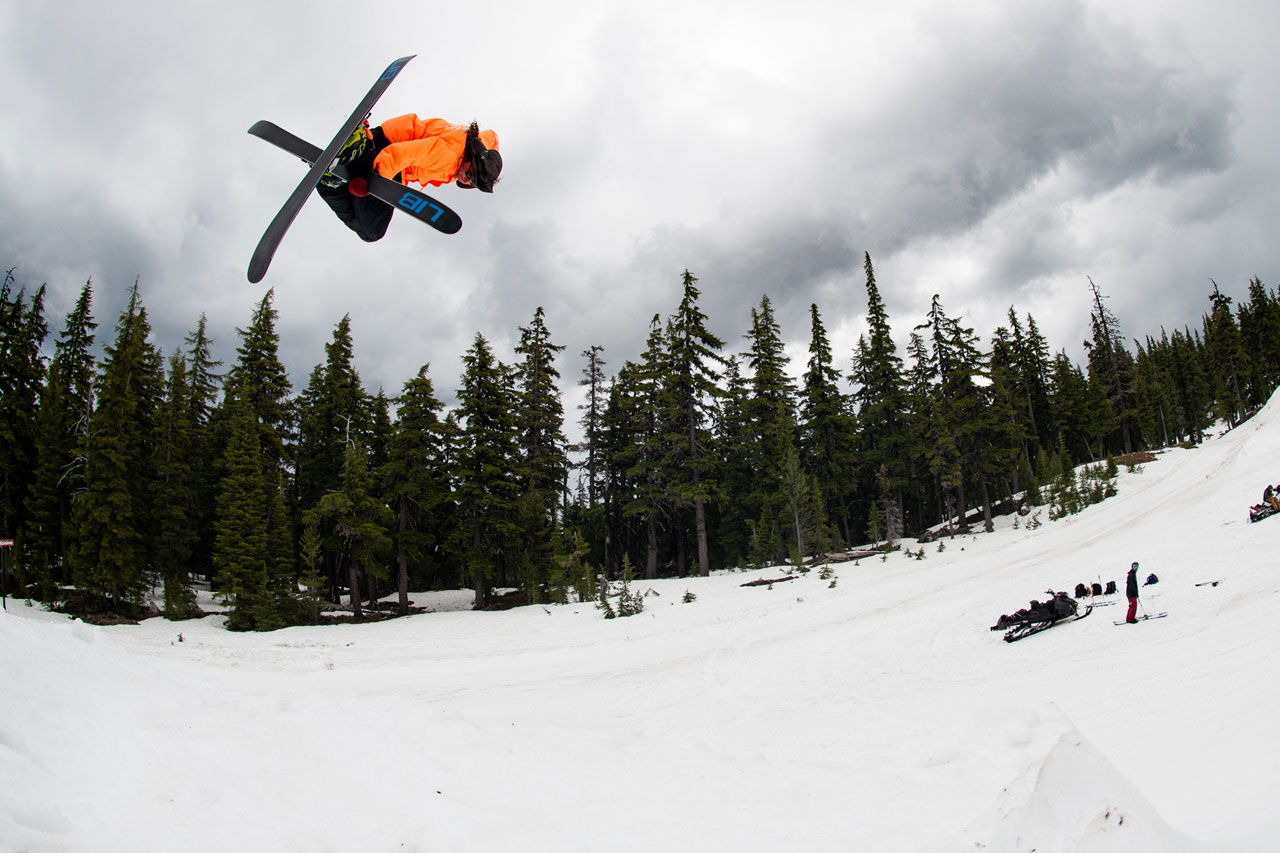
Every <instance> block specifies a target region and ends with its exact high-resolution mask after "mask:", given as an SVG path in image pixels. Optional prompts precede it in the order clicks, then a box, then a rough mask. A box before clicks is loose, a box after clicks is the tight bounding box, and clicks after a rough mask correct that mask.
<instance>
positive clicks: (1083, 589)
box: [1076, 583, 1089, 598]
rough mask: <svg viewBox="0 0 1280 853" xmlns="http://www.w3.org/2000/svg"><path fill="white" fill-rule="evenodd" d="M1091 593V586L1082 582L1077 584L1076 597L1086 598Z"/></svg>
mask: <svg viewBox="0 0 1280 853" xmlns="http://www.w3.org/2000/svg"><path fill="white" fill-rule="evenodd" d="M1088 594H1089V588H1088V587H1087V586H1085V585H1084V584H1082V583H1078V584H1076V598H1084V597H1085V596H1086V595H1088Z"/></svg>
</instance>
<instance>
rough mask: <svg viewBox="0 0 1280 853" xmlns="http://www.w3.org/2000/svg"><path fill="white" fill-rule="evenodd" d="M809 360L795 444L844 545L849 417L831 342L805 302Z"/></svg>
mask: <svg viewBox="0 0 1280 853" xmlns="http://www.w3.org/2000/svg"><path fill="white" fill-rule="evenodd" d="M809 319H810V335H809V364H808V369H807V370H806V371H805V374H804V380H803V387H802V388H801V392H800V395H801V396H800V448H801V450H802V451H803V463H804V467H805V469H806V470H810V471H813V472H814V475H815V476H816V477H817V481H818V484H819V489H820V495H819V499H820V500H822V502H823V505H824V511H825V513H826V515H827V516H828V517H829V518H831V519H832V520H833V521H834V523H835V524H836V527H837V528H838V530H839V534H840V538H841V539H842V540H843V541H844V542H845V543H846V544H847V543H849V542H850V541H852V537H851V532H850V529H849V509H848V508H849V501H850V500H851V498H852V496H851V494H850V487H851V485H852V480H853V476H854V468H855V462H854V457H853V454H854V450H855V444H854V442H855V434H854V430H855V422H854V419H853V416H852V413H851V411H850V404H849V401H848V399H847V398H846V397H845V396H844V395H843V394H841V393H840V379H841V377H840V372H839V371H838V370H836V368H835V357H834V355H833V353H832V351H831V341H830V339H829V338H828V337H827V330H826V327H825V326H824V325H823V323H822V315H821V313H820V312H819V311H818V306H817V304H816V303H814V304H811V305H810V306H809Z"/></svg>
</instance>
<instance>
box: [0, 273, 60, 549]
mask: <svg viewBox="0 0 1280 853" xmlns="http://www.w3.org/2000/svg"><path fill="white" fill-rule="evenodd" d="M13 283H14V278H13V270H9V271H8V272H6V273H5V275H4V280H3V283H0V447H2V448H3V452H0V537H4V538H13V537H15V536H16V537H18V539H19V542H18V547H17V554H18V557H19V559H18V560H17V561H16V563H17V566H18V568H19V570H21V567H22V565H23V564H24V563H25V562H26V561H25V560H24V559H22V552H23V550H25V546H26V543H25V541H24V540H25V539H26V537H27V531H26V530H25V526H26V525H25V524H24V522H25V519H26V514H27V512H26V506H27V499H28V493H29V492H30V491H31V487H32V484H33V481H34V479H35V471H36V467H37V464H38V463H37V457H36V431H35V426H36V403H37V401H38V400H39V397H40V393H41V391H42V390H43V386H44V379H45V364H44V360H43V359H42V358H41V356H40V348H41V346H42V345H43V344H44V339H45V336H46V335H47V334H48V331H49V329H48V325H47V324H46V323H45V319H44V294H45V288H44V286H43V285H41V286H40V287H39V288H37V290H36V292H35V293H34V294H32V295H31V298H30V300H29V304H28V299H27V296H26V289H25V288H22V289H20V290H19V291H18V292H17V293H16V294H15V293H13V290H12V284H13ZM14 562H15V561H13V560H10V563H11V564H13V563H14Z"/></svg>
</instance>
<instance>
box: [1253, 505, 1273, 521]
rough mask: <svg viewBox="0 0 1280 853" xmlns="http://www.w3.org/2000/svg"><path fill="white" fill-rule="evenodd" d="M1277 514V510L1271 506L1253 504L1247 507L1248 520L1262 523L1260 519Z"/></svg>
mask: <svg viewBox="0 0 1280 853" xmlns="http://www.w3.org/2000/svg"><path fill="white" fill-rule="evenodd" d="M1277 512H1280V510H1277V509H1276V508H1275V507H1273V506H1272V505H1271V504H1254V505H1253V506H1251V507H1249V520H1250V521H1262V519H1264V518H1267V517H1268V516H1272V515H1275V514H1276V513H1277Z"/></svg>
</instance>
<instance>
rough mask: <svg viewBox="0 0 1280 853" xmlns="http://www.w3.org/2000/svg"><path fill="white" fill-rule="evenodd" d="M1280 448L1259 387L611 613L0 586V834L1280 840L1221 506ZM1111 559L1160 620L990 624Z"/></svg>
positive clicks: (139, 847) (1270, 556) (194, 839)
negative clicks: (852, 544)
mask: <svg viewBox="0 0 1280 853" xmlns="http://www.w3.org/2000/svg"><path fill="white" fill-rule="evenodd" d="M1278 451H1280V403H1276V402H1273V403H1272V404H1271V405H1269V406H1268V407H1267V408H1266V409H1264V410H1263V411H1262V412H1261V413H1260V414H1259V415H1258V416H1256V417H1255V418H1254V419H1253V420H1252V421H1250V422H1248V423H1246V424H1245V425H1243V426H1241V427H1239V428H1237V429H1236V430H1233V431H1231V432H1230V433H1228V434H1226V435H1224V436H1221V437H1218V438H1214V439H1213V440H1211V441H1209V442H1207V443H1206V444H1205V445H1204V446H1202V447H1200V448H1197V449H1194V450H1171V451H1169V452H1167V453H1164V454H1161V456H1160V457H1159V459H1158V461H1156V462H1154V463H1151V464H1148V465H1146V466H1145V467H1144V468H1143V469H1142V470H1141V471H1137V472H1122V474H1121V477H1120V494H1119V496H1117V497H1115V498H1112V499H1110V500H1108V501H1106V502H1104V503H1102V504H1099V505H1097V506H1094V507H1091V508H1090V509H1088V510H1086V511H1085V512H1083V513H1081V514H1080V515H1077V516H1073V517H1071V518H1068V519H1065V520H1062V521H1058V522H1053V523H1044V524H1043V525H1042V526H1040V527H1038V528H1036V529H1027V525H1026V524H1025V521H1026V519H1023V520H1022V523H1020V525H1019V527H1018V528H1014V527H1012V520H1011V519H1002V520H1001V523H1000V529H999V530H998V531H997V532H996V533H995V534H992V535H977V536H966V537H959V538H955V539H950V540H945V541H944V543H943V544H944V546H945V547H943V548H941V549H940V546H939V544H937V543H934V544H930V545H925V546H923V548H924V558H923V559H915V558H914V557H911V556H907V555H906V554H903V553H898V554H894V555H892V556H890V557H888V558H887V559H884V560H881V559H871V560H864V561H862V562H861V563H860V564H843V565H840V566H837V567H836V569H837V577H838V582H837V583H836V585H835V586H834V587H832V586H830V583H829V581H826V580H822V579H820V578H819V577H818V576H817V573H816V572H814V573H811V574H808V575H805V576H803V577H801V578H799V579H797V580H794V581H790V582H786V583H779V584H775V585H774V586H773V587H772V588H769V587H763V586H760V587H742V586H741V585H740V584H742V583H743V582H745V581H748V580H751V579H753V578H757V577H762V576H765V577H772V576H776V575H778V574H780V570H777V569H773V570H766V571H764V572H751V573H725V574H719V575H717V576H715V577H712V578H707V579H689V580H662V581H656V582H652V583H650V582H641V583H640V585H639V586H640V588H641V589H643V590H652V592H653V593H654V594H652V595H650V596H649V597H648V598H647V599H646V609H645V612H644V613H642V614H640V615H638V616H635V617H631V618H627V619H617V620H611V621H606V620H604V619H603V618H602V617H601V615H600V613H599V612H598V611H596V610H595V608H594V607H592V606H591V605H589V604H588V605H569V606H558V607H547V608H544V607H528V608H521V609H517V610H513V611H509V612H504V613H471V612H467V611H446V612H436V613H429V614H423V615H421V616H415V617H411V618H408V619H401V620H395V621H392V622H387V623H381V624H376V625H364V626H350V625H348V626H337V627H328V628H296V629H289V630H285V631H279V632H276V633H272V634H265V635H243V634H232V633H229V632H227V631H225V630H223V629H222V627H221V618H220V617H209V618H206V619H204V620H202V621H200V622H189V623H170V622H166V621H164V620H161V619H154V620H150V621H148V622H146V623H144V624H143V625H140V626H119V627H112V628H95V627H90V626H86V625H83V624H80V623H76V622H71V621H68V620H67V619H66V618H65V617H61V616H57V615H55V614H48V613H44V612H42V611H40V610H39V609H38V608H29V607H26V606H24V605H23V603H22V602H15V601H10V602H9V609H8V611H7V613H5V614H3V615H0V849H3V850H14V851H126V850H127V851H152V850H165V851H168V850H188V851H204V850H209V851H215V850H216V851H225V850H229V849H236V850H246V851H249V850H252V851H256V850H270V851H282V850H299V851H303V850H305V851H351V850H361V851H414V850H416V851H519V850H530V851H577V850H582V851H587V850H591V851H598V850H602V849H609V850H636V851H641V850H643V851H672V850H697V851H708V850H733V851H766V850H767V851H779V850H796V851H827V850H830V851H847V850H875V851H881V850H885V851H896V850H928V851H973V850H984V851H1030V850H1037V851H1042V853H1043V851H1088V852H1089V853H1103V851H1108V852H1109V851H1121V850H1123V851H1171V850H1172V851H1209V850H1214V851H1217V850H1232V851H1254V850H1264V849H1267V850H1280V813H1278V811H1277V805H1276V804H1277V802H1280V800H1278V799H1277V796H1276V792H1277V791H1278V790H1280V738H1277V737H1276V736H1275V721H1276V720H1277V719H1278V718H1280V684H1278V683H1277V679H1276V678H1275V673H1276V670H1277V664H1278V663H1280V630H1278V629H1277V627H1276V616H1277V611H1278V610H1280V574H1278V570H1277V563H1278V561H1277V558H1276V556H1275V545H1276V544H1277V542H1280V518H1277V519H1268V520H1266V521H1263V522H1260V523H1258V524H1249V523H1248V522H1247V520H1246V516H1247V509H1248V505H1249V504H1250V503H1252V502H1255V501H1257V500H1258V497H1259V495H1260V494H1261V491H1262V488H1263V486H1264V485H1265V483H1266V482H1267V480H1268V478H1270V479H1271V480H1273V481H1280V472H1277V470H1276V469H1277V467H1280V466H1276V465H1275V460H1276V459H1277V458H1280V453H1278ZM908 544H910V545H911V546H912V548H913V550H916V549H918V547H919V546H915V544H914V543H908ZM1133 560H1138V561H1140V562H1141V564H1142V569H1141V575H1142V576H1143V577H1145V576H1146V574H1148V573H1150V572H1154V573H1156V574H1157V575H1159V577H1160V582H1159V583H1158V584H1157V585H1155V586H1151V587H1147V588H1145V589H1144V590H1143V596H1142V602H1143V606H1144V608H1145V609H1146V610H1147V611H1150V612H1156V611H1167V612H1168V613H1169V617H1168V618H1165V619H1159V620H1154V621H1149V622H1143V623H1141V624H1139V625H1137V626H1123V625H1122V626H1119V627H1117V626H1115V625H1113V620H1115V619H1119V618H1122V615H1123V605H1120V606H1102V607H1098V608H1095V610H1094V611H1093V613H1092V614H1091V615H1090V616H1089V617H1088V618H1086V619H1084V620H1081V621H1077V622H1074V623H1071V624H1066V625H1062V626H1059V627H1056V628H1054V629H1053V630H1051V631H1047V632H1045V633H1043V634H1039V635H1036V636H1034V637H1030V638H1028V639H1026V640H1024V641H1022V642H1019V643H1014V644H1006V643H1003V642H1001V640H1000V634H999V633H995V632H991V631H990V630H988V628H989V626H990V625H992V624H994V622H995V619H996V618H997V617H998V616H999V615H1000V614H1001V613H1005V612H1011V611H1013V610H1015V609H1017V608H1018V607H1021V606H1025V605H1026V603H1027V601H1028V600H1029V599H1031V598H1041V597H1043V592H1044V590H1046V589H1047V588H1049V587H1053V588H1056V589H1064V588H1065V589H1068V590H1070V589H1074V587H1075V584H1076V583H1078V582H1091V581H1094V580H1098V579H1101V580H1103V581H1106V580H1117V581H1120V582H1121V583H1122V582H1123V578H1124V573H1125V570H1126V568H1127V567H1128V565H1129V563H1130V562H1131V561H1133ZM1217 579H1222V581H1223V582H1222V583H1221V584H1219V585H1218V586H1196V583H1197V582H1201V581H1210V580H1217ZM686 590H688V591H690V592H693V593H694V594H695V595H696V596H697V598H696V600H695V601H693V602H690V603H684V602H682V597H683V594H684V592H685V591H686ZM423 599H424V603H425V599H426V597H425V596H424V597H423ZM179 634H181V641H180V640H179Z"/></svg>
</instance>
